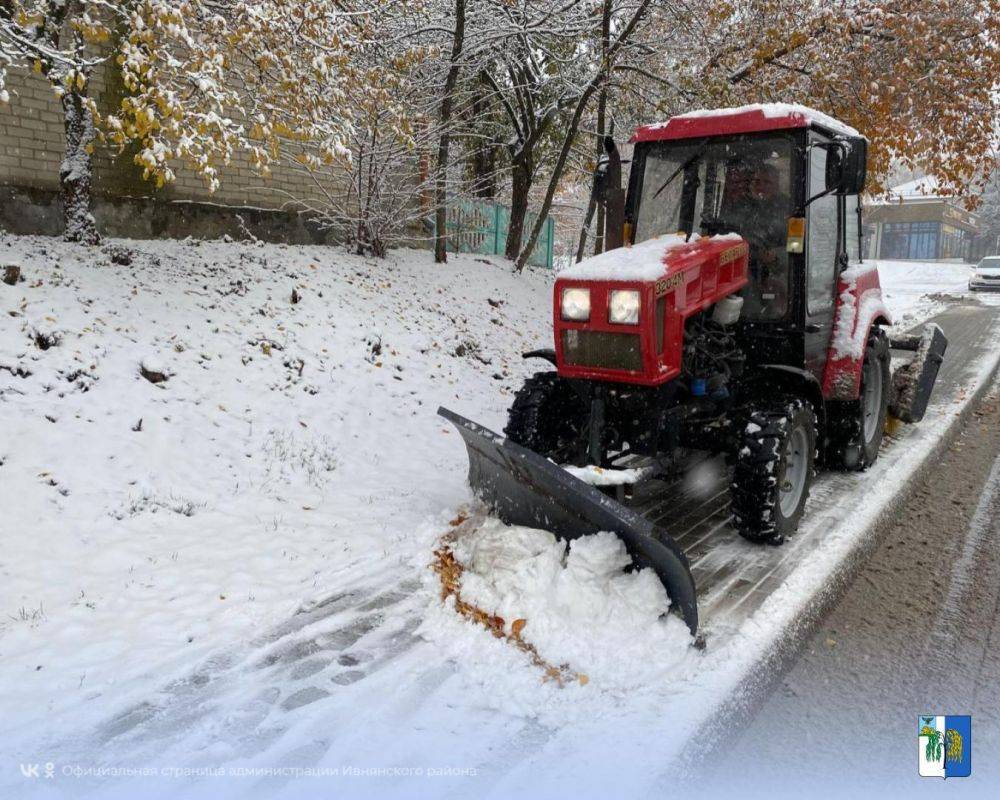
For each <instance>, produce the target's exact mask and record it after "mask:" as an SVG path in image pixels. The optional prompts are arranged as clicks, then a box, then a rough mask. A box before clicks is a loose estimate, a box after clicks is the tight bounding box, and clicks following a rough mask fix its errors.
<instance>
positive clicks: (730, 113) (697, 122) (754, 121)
mask: <svg viewBox="0 0 1000 800" xmlns="http://www.w3.org/2000/svg"><path fill="white" fill-rule="evenodd" d="M810 127H811V128H817V129H819V130H820V131H822V132H823V133H827V134H833V135H837V134H839V135H845V136H860V135H861V134H859V133H858V132H857V131H856V130H855V129H854V128H852V127H850V126H849V125H845V124H844V123H843V122H839V121H838V120H836V119H834V118H833V117H831V116H828V115H826V114H824V113H823V112H822V111H816V110H815V109H812V108H808V107H807V106H798V105H792V104H789V103H763V104H760V105H752V106H739V107H738V108H717V109H712V110H703V111H691V112H690V113H688V114H681V115H680V116H677V117H671V118H670V119H669V120H667V121H666V122H658V123H656V124H655V125H643V126H642V127H640V128H638V129H636V132H635V135H634V136H633V137H632V141H633V142H659V141H664V140H667V139H699V138H703V137H706V136H731V135H733V134H738V133H758V132H764V131H776V130H787V129H789V128H810Z"/></svg>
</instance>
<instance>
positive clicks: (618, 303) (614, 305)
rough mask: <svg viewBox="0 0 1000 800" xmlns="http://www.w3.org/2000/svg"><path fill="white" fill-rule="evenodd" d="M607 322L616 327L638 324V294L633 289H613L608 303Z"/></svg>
mask: <svg viewBox="0 0 1000 800" xmlns="http://www.w3.org/2000/svg"><path fill="white" fill-rule="evenodd" d="M608 321H609V322H614V323H615V324H617V325H638V324H639V292H637V291H636V290H635V289H614V290H612V292H611V300H610V302H609V303H608Z"/></svg>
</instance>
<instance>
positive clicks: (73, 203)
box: [59, 91, 101, 244]
mask: <svg viewBox="0 0 1000 800" xmlns="http://www.w3.org/2000/svg"><path fill="white" fill-rule="evenodd" d="M62 106H63V119H64V125H65V130H66V153H65V158H63V162H62V164H61V165H60V167H59V187H60V194H61V197H62V205H63V219H64V221H65V224H66V231H65V233H64V234H63V236H64V238H65V239H66V241H67V242H81V243H83V244H97V243H98V242H100V240H101V237H100V234H98V232H97V224H96V223H95V222H94V215H93V214H92V213H91V193H90V188H91V180H92V177H93V161H92V159H91V156H90V148H91V146H92V145H93V142H94V138H95V136H96V133H95V130H94V116H93V114H92V113H91V112H90V109H89V108H88V107H87V104H86V98H85V97H84V95H83V94H82V93H81V92H79V91H67V92H66V93H65V94H64V95H63V96H62Z"/></svg>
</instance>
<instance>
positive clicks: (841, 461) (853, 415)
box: [824, 328, 892, 472]
mask: <svg viewBox="0 0 1000 800" xmlns="http://www.w3.org/2000/svg"><path fill="white" fill-rule="evenodd" d="M890 360H891V355H890V353H889V337H888V336H886V334H885V331H883V330H882V329H881V328H875V329H874V330H873V331H872V332H871V334H870V335H869V336H868V344H867V346H866V347H865V358H864V362H863V363H862V366H861V391H860V393H859V396H858V399H857V400H848V401H839V402H837V401H835V402H832V403H830V404H829V405H828V407H827V419H828V422H827V445H826V455H825V458H824V461H825V462H826V464H827V465H828V466H830V467H833V468H834V469H841V470H847V471H855V472H859V471H861V470H865V469H868V467H870V466H871V465H872V464H874V463H875V459H877V458H878V450H879V447H881V445H882V436H883V434H884V433H885V419H886V415H887V414H888V411H889V395H890V387H891V385H892V377H891V369H890ZM869 391H871V392H878V393H879V396H878V397H877V398H871V402H870V403H869ZM866 421H867V422H868V424H867V425H866Z"/></svg>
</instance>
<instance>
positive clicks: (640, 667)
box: [453, 519, 691, 689]
mask: <svg viewBox="0 0 1000 800" xmlns="http://www.w3.org/2000/svg"><path fill="white" fill-rule="evenodd" d="M453 551H454V554H455V557H456V558H457V560H458V561H459V562H460V563H461V564H462V566H463V572H462V577H461V594H462V599H463V600H464V601H465V602H468V603H471V604H473V605H475V606H477V607H478V608H481V609H483V610H485V611H487V612H489V613H491V614H495V615H497V616H499V617H501V618H502V619H503V620H504V621H505V624H506V625H507V626H508V627H509V626H510V625H512V624H513V623H514V622H515V621H516V620H524V621H525V622H524V623H523V627H521V628H520V637H521V638H522V639H523V640H524V641H526V642H528V643H529V644H531V645H533V646H534V648H535V649H536V650H537V652H538V654H539V655H540V656H541V657H542V658H543V659H545V660H546V661H548V662H550V663H553V664H558V665H568V666H569V667H570V668H571V669H573V670H575V671H576V672H578V673H582V674H584V675H586V676H588V677H589V679H590V681H591V682H593V683H595V684H597V685H598V686H600V687H602V688H623V689H624V688H628V687H633V686H641V685H643V684H646V683H647V682H649V681H651V680H661V679H662V678H663V670H664V668H665V666H667V665H669V664H671V663H675V662H676V661H677V660H679V659H682V658H684V657H685V656H686V655H687V654H688V652H689V650H690V644H691V637H690V635H689V634H688V631H687V628H686V627H685V626H684V623H683V622H682V621H681V620H680V618H679V617H676V616H675V615H673V614H669V615H668V614H667V611H668V610H669V607H670V601H669V599H668V597H667V593H666V591H665V590H664V588H663V585H662V584H661V583H660V581H659V579H658V578H657V577H656V574H655V573H654V572H653V571H652V570H650V569H642V570H638V571H632V572H626V571H625V570H626V569H627V568H628V567H629V566H630V565H631V563H632V559H631V557H630V556H629V555H628V553H627V552H626V551H625V546H624V545H623V544H622V542H621V541H620V540H619V539H618V537H617V536H615V535H614V534H613V533H608V532H601V533H596V534H594V535H592V536H584V537H581V538H579V539H575V540H573V541H572V542H570V543H568V545H567V543H566V542H565V541H562V540H559V539H556V537H555V536H553V535H552V534H551V533H549V532H547V531H542V530H536V529H533V528H523V527H516V526H515V527H508V526H506V525H504V524H503V523H502V522H499V521H497V520H492V519H491V520H487V521H486V522H484V523H483V524H482V525H481V526H479V527H478V528H473V529H472V530H470V531H469V532H467V533H466V534H465V535H463V536H459V537H457V538H456V540H455V542H454V544H453ZM519 627H520V625H519Z"/></svg>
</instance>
